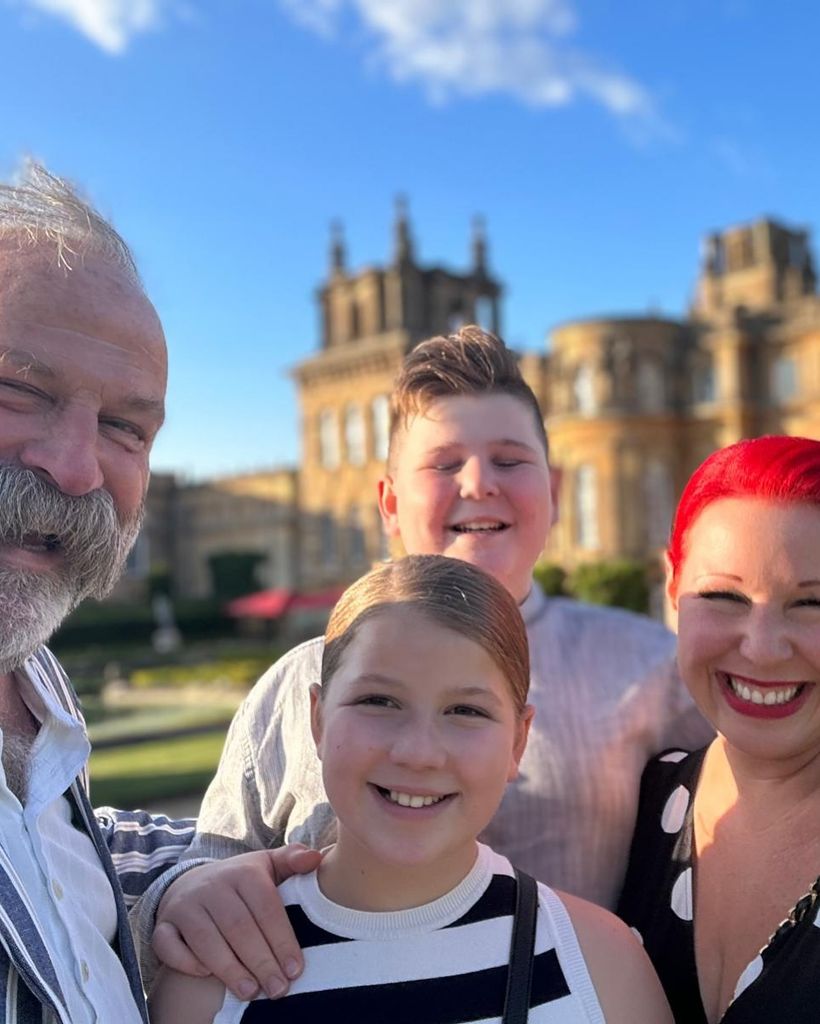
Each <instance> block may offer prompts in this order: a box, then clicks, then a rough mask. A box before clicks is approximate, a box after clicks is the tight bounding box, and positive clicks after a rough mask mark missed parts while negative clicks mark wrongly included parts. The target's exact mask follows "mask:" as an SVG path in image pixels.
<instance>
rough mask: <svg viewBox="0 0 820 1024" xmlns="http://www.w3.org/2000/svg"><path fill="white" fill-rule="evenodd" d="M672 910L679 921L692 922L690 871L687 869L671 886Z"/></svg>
mask: <svg viewBox="0 0 820 1024" xmlns="http://www.w3.org/2000/svg"><path fill="white" fill-rule="evenodd" d="M671 904H672V910H673V911H674V912H675V913H676V914H677V915H678V917H679V918H680V919H681V921H691V920H692V869H691V868H687V869H686V870H685V871H682V872H681V873H680V874H679V875H678V879H677V881H676V882H675V884H674V885H673V886H672V899H671Z"/></svg>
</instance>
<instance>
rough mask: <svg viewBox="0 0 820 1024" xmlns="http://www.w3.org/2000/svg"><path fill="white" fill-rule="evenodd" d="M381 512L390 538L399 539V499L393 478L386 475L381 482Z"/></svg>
mask: <svg viewBox="0 0 820 1024" xmlns="http://www.w3.org/2000/svg"><path fill="white" fill-rule="evenodd" d="M379 512H380V514H381V517H382V522H383V523H384V529H385V532H386V533H387V536H388V537H398V536H400V533H399V511H398V498H397V497H396V490H395V488H394V486H393V478H392V477H391V476H390V474H389V473H386V474H385V475H384V476H383V477H382V478H381V480H379Z"/></svg>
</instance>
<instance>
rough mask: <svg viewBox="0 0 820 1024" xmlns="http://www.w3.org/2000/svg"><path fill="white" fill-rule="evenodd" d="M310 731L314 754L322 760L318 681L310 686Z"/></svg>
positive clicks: (320, 694) (320, 699)
mask: <svg viewBox="0 0 820 1024" xmlns="http://www.w3.org/2000/svg"><path fill="white" fill-rule="evenodd" d="M310 732H311V735H312V736H313V743H314V745H315V746H316V756H317V757H318V758H319V760H320V761H321V760H322V687H321V686H320V685H319V684H318V683H311V686H310Z"/></svg>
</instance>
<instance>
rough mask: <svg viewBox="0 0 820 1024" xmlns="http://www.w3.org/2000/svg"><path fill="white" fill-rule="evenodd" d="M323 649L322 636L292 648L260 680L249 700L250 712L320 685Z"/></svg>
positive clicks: (247, 704)
mask: <svg viewBox="0 0 820 1024" xmlns="http://www.w3.org/2000/svg"><path fill="white" fill-rule="evenodd" d="M323 650H324V637H322V636H317V637H313V638H312V639H310V640H305V641H304V643H301V644H299V645H298V646H297V647H292V648H291V649H290V650H289V651H288V652H287V653H286V654H283V655H282V657H281V658H278V659H277V660H276V661H275V662H274V663H273V664H272V665H271V666H270V668H268V669H267V670H266V671H265V672H264V673H263V674H262V675H261V676H260V677H259V679H258V680H257V682H256V683H255V684H254V686H253V688H252V690H251V692H250V693H249V694H248V696H247V698H246V699H245V702H244V706H245V707H246V709H250V708H253V709H258V707H259V706H260V705H266V704H269V703H270V702H278V701H281V700H285V699H287V698H288V696H289V695H290V693H291V692H292V691H293V690H294V689H296V690H298V692H299V693H302V692H303V691H305V692H306V691H307V689H308V687H309V686H310V684H311V683H318V682H319V678H320V673H321V670H322V651H323Z"/></svg>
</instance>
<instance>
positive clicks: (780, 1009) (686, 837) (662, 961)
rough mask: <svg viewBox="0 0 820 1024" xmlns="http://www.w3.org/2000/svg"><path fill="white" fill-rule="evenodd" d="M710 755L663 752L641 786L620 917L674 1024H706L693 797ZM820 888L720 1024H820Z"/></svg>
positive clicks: (752, 972)
mask: <svg viewBox="0 0 820 1024" xmlns="http://www.w3.org/2000/svg"><path fill="white" fill-rule="evenodd" d="M705 753H706V750H705V749H704V750H699V751H697V752H696V753H694V754H687V753H685V752H683V751H679V750H671V751H666V752H665V753H663V754H660V755H659V756H658V757H657V758H655V759H654V760H653V761H651V762H650V763H649V764H648V765H647V767H646V770H645V771H644V774H643V779H642V780H641V797H640V804H639V807H638V822H637V825H636V827H635V835H634V837H633V840H632V850H631V852H630V857H629V869H628V871H627V876H626V881H625V883H624V889H623V892H622V894H621V899H620V902H619V904H618V914H619V916H620V917H621V918H623V920H624V921H626V923H627V924H628V925H630V927H631V928H632V930H633V931H634V932H635V933H636V934H637V935H638V937H639V938H640V940H641V942H643V944H644V947H645V948H646V951H647V953H648V954H649V957H650V959H651V960H652V963H653V964H654V965H655V970H656V971H657V972H658V976H659V977H660V979H661V984H662V985H663V987H664V990H665V991H666V996H667V998H668V999H669V1003H670V1005H671V1007H672V1012H673V1014H674V1016H675V1021H676V1024H708V1021H707V1018H706V1014H705V1012H704V1009H703V1003H702V1002H701V998H700V989H699V987H698V979H697V972H696V968H695V941H694V925H693V873H692V872H693V867H694V857H693V852H694V829H693V824H692V815H693V803H694V801H693V796H694V793H695V788H696V786H697V781H698V778H699V776H700V771H701V767H702V765H703V758H704V755H705ZM818 893H820V879H818V881H817V882H815V884H814V885H813V886H812V887H811V889H810V890H809V892H807V893H806V895H805V896H803V897H802V898H801V899H800V900H799V901H798V902H797V904H796V905H795V907H794V908H793V909H792V911H791V913H789V914H788V916H787V917H786V918H785V920H784V921H783V923H782V924H781V925H780V926H779V927H778V928H777V930H776V931H775V933H774V935H773V936H772V937H771V939H770V940H769V942H768V943H767V945H766V946H765V947H764V948H763V949H762V950H761V951H760V953H759V954H758V955H757V956H756V957H755V958H754V959H753V960H752V962H751V963H750V964H749V965H748V966H747V967H746V968H745V970H744V971H743V972H742V974H741V976H740V978H739V979H738V982H737V985H736V986H735V991H734V997H733V999H732V1002H731V1003H730V1005H729V1007H728V1009H727V1010H726V1012H725V1013H724V1015H723V1017H722V1018H721V1021H722V1024H820V922H818V920H817V912H818V909H819V907H818Z"/></svg>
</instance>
